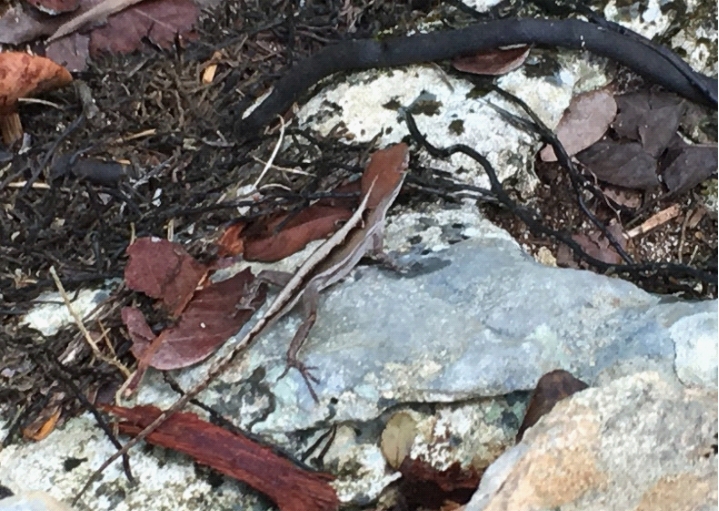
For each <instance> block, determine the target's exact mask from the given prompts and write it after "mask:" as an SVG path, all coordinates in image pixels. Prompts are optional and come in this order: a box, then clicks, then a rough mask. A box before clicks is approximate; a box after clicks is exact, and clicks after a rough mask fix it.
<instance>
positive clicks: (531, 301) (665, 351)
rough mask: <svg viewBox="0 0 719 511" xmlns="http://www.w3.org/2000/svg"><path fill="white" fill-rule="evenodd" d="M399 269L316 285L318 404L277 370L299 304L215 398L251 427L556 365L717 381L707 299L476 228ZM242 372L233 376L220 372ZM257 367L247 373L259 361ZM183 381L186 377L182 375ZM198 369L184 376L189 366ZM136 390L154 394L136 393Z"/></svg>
mask: <svg viewBox="0 0 719 511" xmlns="http://www.w3.org/2000/svg"><path fill="white" fill-rule="evenodd" d="M404 262H405V263H409V262H414V263H417V264H418V265H419V267H418V268H415V270H414V272H413V273H411V274H409V275H397V274H394V273H391V272H388V271H386V270H382V269H379V268H377V267H369V268H367V267H365V268H361V269H359V270H357V271H356V273H355V274H354V279H350V280H348V281H345V282H343V283H342V284H340V285H338V286H335V287H334V288H333V289H331V290H329V291H328V292H326V293H325V294H324V297H323V299H322V300H321V305H320V308H319V316H318V320H317V323H316V325H315V327H314V329H313V330H312V331H311V334H310V338H309V340H308V342H307V344H306V347H305V349H304V350H303V351H302V352H301V358H302V359H303V360H304V361H305V362H306V363H308V364H309V365H312V366H316V367H317V370H316V372H315V374H316V375H317V376H318V377H319V379H320V383H319V384H318V385H317V386H316V390H317V392H318V394H319V396H320V400H321V404H320V406H315V404H314V402H313V401H312V400H311V398H310V396H309V393H308V391H307V389H306V388H305V386H304V383H303V381H302V379H301V378H300V376H299V374H298V373H297V372H296V371H290V373H289V375H288V376H285V377H284V378H281V379H278V378H279V376H280V374H281V373H282V371H283V369H284V353H285V350H286V348H287V345H288V342H289V340H290V339H291V338H292V334H293V332H294V329H295V328H296V327H297V324H298V321H299V316H300V315H299V314H296V315H293V316H292V317H291V318H290V319H285V320H283V321H281V322H280V323H279V324H278V325H277V327H276V328H274V329H273V330H272V331H271V332H268V333H267V334H266V335H264V336H263V337H262V338H261V339H260V340H259V341H258V343H257V344H256V345H255V346H254V347H253V348H252V349H250V351H249V353H248V356H247V357H246V359H245V360H244V361H243V362H241V363H239V364H238V365H237V367H235V368H233V369H231V370H230V371H228V374H226V375H225V377H224V378H225V382H224V383H223V382H220V383H218V384H216V385H215V387H214V392H211V394H214V399H215V400H216V401H217V402H218V403H219V406H220V407H222V406H223V403H224V404H225V411H226V412H228V413H232V414H234V415H236V414H237V406H238V403H241V402H242V400H243V397H242V395H243V394H246V393H247V392H248V391H249V392H250V393H252V394H253V395H254V396H255V398H254V399H253V404H254V405H256V404H257V403H258V402H266V403H269V402H270V401H271V402H272V403H273V409H272V410H270V411H269V413H265V412H267V408H263V414H264V415H263V418H262V419H261V420H259V421H258V419H257V417H258V415H257V413H258V411H257V410H254V415H253V409H252V408H247V409H242V407H241V406H240V409H241V410H242V411H241V412H240V414H239V416H241V417H243V418H244V420H245V424H250V423H252V424H253V426H254V428H255V431H257V432H262V431H265V432H278V431H291V430H297V429H305V428H311V427H314V426H316V425H317V423H318V422H320V421H322V422H326V421H332V422H334V421H336V422H340V421H346V420H350V421H363V420H370V419H372V418H374V417H376V416H378V415H379V414H380V413H381V412H382V410H384V409H385V408H387V407H389V406H392V405H395V404H398V403H401V402H407V401H411V402H424V401H431V402H452V401H457V400H463V399H468V398H473V397H487V396H500V395H504V394H508V393H510V392H513V391H516V390H528V389H531V388H533V386H534V385H535V383H536V382H537V380H538V379H539V377H540V376H541V375H542V374H544V373H546V372H549V371H551V370H553V369H558V368H561V369H565V370H568V371H570V372H571V373H572V374H574V375H575V376H576V377H578V378H580V379H582V380H584V381H586V382H587V383H589V384H593V383H596V382H598V381H604V380H607V379H614V378H617V377H619V376H622V375H626V374H631V373H635V372H637V371H641V370H647V369H653V370H657V371H660V372H663V373H665V374H671V375H674V377H678V378H680V379H681V380H682V381H683V382H685V383H687V384H691V385H698V386H703V387H709V388H714V387H716V385H717V379H716V374H717V360H716V357H715V356H714V355H715V353H716V350H717V326H716V324H717V303H716V301H706V302H698V303H691V304H690V303H684V302H681V301H676V300H673V299H668V298H666V297H659V296H655V295H651V294H649V293H646V292H644V291H642V290H640V289H638V288H637V287H635V286H634V285H632V284H630V283H628V282H625V281H623V280H620V279H616V278H607V277H604V276H601V275H597V274H594V273H591V272H588V271H580V270H569V269H558V268H552V267H547V266H543V265H540V264H538V263H536V262H535V261H534V260H533V259H531V258H530V257H528V256H526V255H525V254H524V253H523V252H522V251H521V250H520V249H519V248H518V247H517V245H516V244H515V243H514V242H511V241H506V240H504V239H502V238H493V237H487V238H479V239H472V240H467V241H464V242H462V243H457V244H455V245H453V246H451V247H450V248H448V249H447V250H445V251H443V252H440V253H435V254H433V255H432V256H429V257H420V256H409V257H406V258H405V261H404ZM261 367H264V368H265V370H266V374H265V376H266V377H265V378H250V380H249V381H248V382H247V383H246V384H244V385H239V386H237V385H235V386H228V383H227V382H228V381H229V382H231V381H236V380H239V379H241V378H247V377H248V376H249V375H250V374H255V375H258V374H262V373H263V371H264V370H261ZM258 370H260V372H259V373H258V372H257V371H258ZM185 376H186V381H185V383H186V384H188V385H189V383H190V381H189V380H190V377H189V373H188V374H187V375H185ZM196 377H197V375H196V374H193V375H192V378H196ZM143 400H149V401H152V402H157V396H156V395H150V393H147V394H145V395H144V396H143Z"/></svg>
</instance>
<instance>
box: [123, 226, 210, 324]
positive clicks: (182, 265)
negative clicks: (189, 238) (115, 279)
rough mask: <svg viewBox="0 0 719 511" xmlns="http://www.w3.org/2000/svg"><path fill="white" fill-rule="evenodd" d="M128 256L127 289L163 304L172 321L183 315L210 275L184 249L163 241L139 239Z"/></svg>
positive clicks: (128, 252)
mask: <svg viewBox="0 0 719 511" xmlns="http://www.w3.org/2000/svg"><path fill="white" fill-rule="evenodd" d="M127 254H128V256H129V260H128V262H127V266H125V282H126V283H127V286H128V287H129V288H130V289H132V290H134V291H140V292H142V293H145V294H146V295H148V296H150V297H152V298H156V299H159V300H162V302H163V303H164V305H165V307H166V308H167V310H168V312H169V314H170V315H171V316H172V317H178V316H179V315H180V314H181V313H182V311H183V310H184V309H185V306H186V305H187V303H188V302H189V301H190V300H191V299H192V295H193V294H194V293H195V289H197V286H198V285H199V284H200V282H202V281H203V280H204V278H205V277H206V275H207V272H208V271H209V269H208V267H207V266H205V265H204V264H201V263H199V262H197V261H195V259H193V258H192V256H190V254H188V253H187V251H185V249H184V248H183V247H182V246H181V245H178V244H177V243H172V242H170V241H167V240H164V239H160V238H151V237H146V238H139V239H137V240H136V241H135V243H133V244H132V245H130V246H129V247H127Z"/></svg>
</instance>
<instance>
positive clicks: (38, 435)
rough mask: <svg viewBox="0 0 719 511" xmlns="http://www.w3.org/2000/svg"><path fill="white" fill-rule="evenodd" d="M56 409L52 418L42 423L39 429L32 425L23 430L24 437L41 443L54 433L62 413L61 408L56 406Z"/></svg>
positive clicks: (51, 415)
mask: <svg viewBox="0 0 719 511" xmlns="http://www.w3.org/2000/svg"><path fill="white" fill-rule="evenodd" d="M55 408H56V409H55V410H54V411H53V412H52V413H51V414H50V416H49V417H48V418H47V419H44V420H43V421H42V423H41V424H40V425H39V427H35V424H31V425H30V426H28V427H26V428H25V429H23V430H22V436H23V437H25V438H27V439H28V440H35V441H36V442H39V441H40V440H43V439H44V438H46V437H47V436H48V435H49V434H50V433H52V431H53V430H54V429H55V426H56V425H57V421H58V420H59V419H60V415H61V413H62V410H61V409H60V407H59V406H56V407H55Z"/></svg>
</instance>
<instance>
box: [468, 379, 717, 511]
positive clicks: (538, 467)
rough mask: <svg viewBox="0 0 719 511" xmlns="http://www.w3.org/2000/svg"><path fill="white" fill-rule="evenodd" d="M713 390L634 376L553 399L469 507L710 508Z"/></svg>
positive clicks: (564, 510) (489, 510) (480, 510)
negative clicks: (557, 401) (554, 403)
mask: <svg viewBox="0 0 719 511" xmlns="http://www.w3.org/2000/svg"><path fill="white" fill-rule="evenodd" d="M716 435H717V393H716V391H711V392H710V391H705V390H698V389H687V388H684V387H682V386H681V385H680V384H678V383H675V382H669V381H666V380H664V379H662V377H661V376H660V375H658V374H657V373H639V374H635V375H632V376H628V377H625V378H621V379H618V380H616V381H614V382H612V383H611V384H609V385H606V386H604V387H601V388H590V389H587V390H585V391H582V392H579V393H578V394H575V395H573V396H572V397H570V398H568V399H566V400H565V401H562V402H560V403H558V404H557V405H556V406H555V407H554V409H553V410H552V411H551V412H550V413H549V414H547V415H546V416H545V417H543V418H542V419H541V420H540V421H539V422H538V423H537V424H536V425H535V426H534V427H533V428H531V429H529V430H528V431H527V432H526V434H525V435H524V439H523V441H522V442H521V443H520V444H518V445H517V446H515V447H514V448H512V449H510V450H509V451H507V452H505V453H504V454H503V455H502V456H501V457H500V458H499V459H498V460H497V461H495V463H494V464H493V465H491V466H490V467H489V468H488V469H487V472H486V473H485V475H484V477H483V479H482V482H481V484H480V486H479V489H478V490H477V492H476V494H475V495H474V496H473V498H472V500H471V502H470V503H469V504H468V505H467V508H466V510H467V511H500V510H501V511H505V510H507V511H533V510H537V511H539V510H546V509H552V510H561V511H575V510H576V511H579V510H581V511H624V510H626V511H649V510H651V511H704V510H707V511H708V510H710V509H714V510H716V509H717V454H716V444H717V436H716Z"/></svg>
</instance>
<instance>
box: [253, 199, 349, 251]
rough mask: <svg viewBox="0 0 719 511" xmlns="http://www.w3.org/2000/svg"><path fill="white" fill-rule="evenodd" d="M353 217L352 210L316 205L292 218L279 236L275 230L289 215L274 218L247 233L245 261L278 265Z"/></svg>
mask: <svg viewBox="0 0 719 511" xmlns="http://www.w3.org/2000/svg"><path fill="white" fill-rule="evenodd" d="M351 216H352V211H350V210H349V209H346V208H338V207H330V206H321V205H319V204H315V205H313V206H310V207H309V208H307V209H305V210H303V211H301V212H299V213H298V214H297V215H295V216H294V217H292V219H291V220H290V221H288V222H287V223H286V224H285V225H284V226H283V228H282V230H281V231H279V232H277V233H275V232H274V230H275V228H276V227H277V226H278V225H280V224H282V223H283V222H284V221H285V220H286V219H287V215H282V216H278V217H275V218H274V219H273V220H272V221H270V222H268V223H264V224H262V225H255V226H253V228H248V229H247V231H245V233H244V242H243V243H244V254H243V257H244V258H245V259H246V260H248V261H264V262H272V261H279V260H280V259H284V258H285V257H287V256H289V255H291V254H294V253H295V252H297V251H299V250H302V249H303V248H304V247H305V246H306V245H307V244H308V243H309V242H311V241H314V240H318V239H323V238H325V237H327V236H328V235H330V234H332V233H333V232H334V231H335V230H337V227H339V225H340V223H341V222H343V221H345V220H347V219H349V218H350V217H351ZM260 228H262V230H261V231H260V232H259V233H258V232H257V231H258V230H259V229H260Z"/></svg>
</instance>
